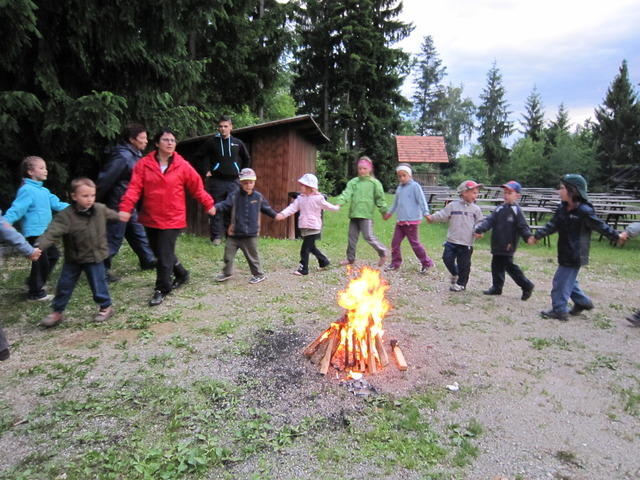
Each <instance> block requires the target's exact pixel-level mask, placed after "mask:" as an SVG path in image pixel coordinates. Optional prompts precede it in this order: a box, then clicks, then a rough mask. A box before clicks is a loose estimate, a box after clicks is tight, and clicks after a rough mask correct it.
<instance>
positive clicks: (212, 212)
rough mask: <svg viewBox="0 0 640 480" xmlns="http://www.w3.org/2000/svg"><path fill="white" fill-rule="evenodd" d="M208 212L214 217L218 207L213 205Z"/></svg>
mask: <svg viewBox="0 0 640 480" xmlns="http://www.w3.org/2000/svg"><path fill="white" fill-rule="evenodd" d="M207 213H208V214H209V215H211V216H212V217H213V216H214V215H215V214H216V207H211V208H210V209H209V210H207Z"/></svg>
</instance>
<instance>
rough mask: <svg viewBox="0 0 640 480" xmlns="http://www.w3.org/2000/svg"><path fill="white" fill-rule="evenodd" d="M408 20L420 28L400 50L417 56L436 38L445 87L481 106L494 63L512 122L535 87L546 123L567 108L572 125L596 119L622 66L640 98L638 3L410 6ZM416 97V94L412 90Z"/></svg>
mask: <svg viewBox="0 0 640 480" xmlns="http://www.w3.org/2000/svg"><path fill="white" fill-rule="evenodd" d="M403 4H404V13H403V14H402V19H403V20H404V21H407V22H411V23H413V25H414V26H415V29H414V31H413V33H412V34H411V36H410V37H409V38H407V39H405V40H403V41H402V42H401V43H399V44H398V46H400V47H402V48H403V50H405V51H407V52H410V53H418V52H419V51H420V45H421V43H422V41H423V39H424V37H425V36H426V35H431V36H432V38H433V41H434V45H435V47H436V49H437V51H438V53H439V55H440V58H441V60H442V62H443V65H444V66H446V67H447V73H448V75H447V77H446V78H445V83H446V84H448V83H449V82H451V83H453V84H454V85H459V84H461V83H462V84H463V85H464V95H465V96H468V97H470V98H471V99H472V100H473V101H474V103H476V104H478V103H479V95H480V93H481V91H482V90H483V88H484V87H485V86H486V82H487V72H488V70H489V68H490V67H491V64H492V63H493V62H494V61H495V62H496V64H497V66H498V68H499V70H500V72H501V73H502V80H503V85H504V87H505V89H506V92H507V101H508V102H509V106H510V108H509V109H510V111H511V112H512V114H511V120H512V121H516V122H519V121H520V119H521V118H522V117H521V113H523V112H524V104H525V101H526V98H527V96H528V95H529V93H530V92H531V90H532V89H533V87H534V85H535V86H536V87H537V89H538V92H539V93H540V95H541V97H542V101H543V104H544V107H545V113H546V117H547V118H548V119H549V118H555V116H556V113H557V111H558V106H559V105H560V103H561V102H564V104H565V107H566V108H567V109H568V110H569V113H570V115H571V120H572V122H578V123H582V122H583V121H584V120H585V119H587V118H589V117H591V118H592V119H593V116H594V115H593V109H594V107H596V106H598V105H600V104H601V103H602V101H603V99H604V96H605V94H606V91H607V88H608V87H609V85H610V84H611V82H612V80H613V79H614V77H615V76H616V74H617V73H618V69H619V67H620V64H621V63H622V60H623V59H626V60H627V64H628V68H629V75H630V79H631V81H632V83H633V84H634V86H635V88H636V92H637V91H638V83H640V1H638V0H606V1H593V0H582V1H579V0H538V1H536V2H532V1H530V0H511V1H508V0H503V1H500V0H493V1H492V0H443V1H440V0H404V2H403ZM405 94H406V95H410V94H411V89H410V88H409V87H406V88H405Z"/></svg>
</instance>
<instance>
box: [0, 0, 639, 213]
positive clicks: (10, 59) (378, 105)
mask: <svg viewBox="0 0 640 480" xmlns="http://www.w3.org/2000/svg"><path fill="white" fill-rule="evenodd" d="M401 12H402V2H401V1H398V0H361V1H352V0H343V1H322V0H309V1H288V2H278V1H275V0H218V1H216V2H209V1H204V0H176V1H172V2H148V1H146V0H139V1H137V2H125V1H123V0H114V1H112V2H107V3H106V4H105V3H104V2H99V1H97V0H55V1H54V0H35V1H33V0H15V1H11V2H0V25H2V26H1V27H0V29H2V37H3V38H4V39H5V42H4V45H5V48H4V49H3V50H2V51H0V72H1V74H0V135H1V137H0V138H1V140H0V141H1V144H2V147H3V148H2V150H1V151H0V167H1V168H0V208H2V209H3V210H5V209H6V208H7V207H8V205H9V204H10V202H11V199H12V198H13V196H14V194H15V190H16V189H17V188H18V186H19V183H20V182H19V172H18V166H19V163H20V161H21V159H22V158H23V157H24V156H26V155H40V156H43V157H44V158H45V159H46V161H47V164H48V167H49V171H50V174H49V180H48V182H47V183H48V186H49V187H50V188H51V190H52V191H54V192H56V193H58V194H63V192H64V187H65V185H66V184H67V183H68V181H69V179H70V178H73V177H76V176H79V175H87V176H89V177H95V176H96V174H97V172H98V170H99V168H100V164H101V162H102V161H103V160H104V159H103V153H102V152H103V151H104V148H105V147H106V146H107V145H110V144H113V143H115V142H117V141H119V138H118V136H119V133H120V131H121V129H122V126H123V125H124V124H125V123H128V122H131V121H136V122H141V123H143V124H145V125H147V127H148V128H149V131H150V132H151V133H153V132H154V131H155V130H156V129H157V128H158V127H160V126H169V127H171V128H172V129H174V130H175V131H176V132H177V134H178V136H179V138H186V137H191V136H196V135H202V134H207V133H211V132H213V131H214V130H215V125H216V120H217V118H218V117H219V116H220V115H221V114H227V115H231V116H232V117H233V119H234V126H235V127H236V128H237V127H242V126H246V125H252V124H255V123H259V122H262V121H269V120H275V119H279V118H285V117H289V116H293V115H296V114H312V115H313V116H314V118H315V119H316V120H317V122H318V124H319V125H320V127H321V129H322V130H323V132H324V133H325V134H326V135H327V136H328V137H329V138H330V140H331V141H330V142H329V144H327V145H326V146H324V147H323V148H322V150H321V152H320V154H319V159H318V173H319V176H320V178H321V187H322V190H323V191H325V192H326V193H328V194H335V193H337V192H338V191H339V190H340V189H341V188H342V187H343V186H344V184H345V182H346V181H347V180H348V179H349V178H350V177H351V176H352V175H353V174H354V160H355V159H356V158H357V157H358V156H360V155H369V156H371V157H372V158H373V159H374V161H375V163H376V167H377V171H376V175H377V176H378V177H379V178H380V179H381V181H382V182H383V184H384V186H385V187H386V188H389V187H391V186H393V184H394V183H395V182H394V173H393V171H394V164H395V162H396V157H395V143H394V136H395V135H443V136H444V137H445V140H446V143H447V149H448V154H449V159H450V163H449V165H447V166H446V167H444V170H443V175H442V177H441V178H442V182H443V183H447V184H449V185H456V184H457V183H458V182H459V181H461V180H463V179H464V178H474V179H475V180H477V181H481V182H486V183H500V182H503V181H506V180H509V179H511V178H517V179H518V180H520V181H521V182H523V183H524V184H525V185H528V186H554V185H555V183H556V182H557V179H558V178H559V176H560V175H562V174H563V173H567V172H569V171H571V172H580V173H582V174H583V175H585V177H587V179H588V180H589V182H590V186H591V187H592V188H595V189H598V188H601V189H603V188H607V187H608V179H609V178H610V176H611V175H612V173H614V171H615V170H616V169H620V168H624V167H628V166H634V165H638V164H639V163H640V104H639V102H638V97H637V93H636V90H635V88H634V86H633V85H632V84H631V83H630V81H629V75H628V66H627V63H626V61H625V59H620V67H619V70H618V71H617V72H611V75H612V82H611V84H610V86H609V89H608V90H607V91H606V92H603V98H604V100H603V102H602V105H600V106H598V107H597V108H596V109H595V118H594V119H593V120H587V121H586V122H585V123H584V124H581V125H571V123H570V120H569V112H568V111H567V110H566V109H565V108H564V106H563V105H562V104H561V105H560V108H559V109H558V111H557V113H556V114H555V117H554V119H553V120H551V121H549V122H547V121H545V111H544V103H543V99H542V98H541V95H540V93H539V92H538V91H537V90H536V88H535V86H534V87H533V88H532V90H531V93H530V94H529V96H528V97H527V98H526V99H523V101H524V102H525V113H524V114H522V115H521V118H518V119H513V118H512V112H511V111H510V105H508V103H507V101H506V99H505V97H506V95H505V93H506V87H505V85H504V84H503V81H502V75H501V72H500V68H499V66H498V65H497V63H496V62H494V63H493V64H491V65H487V76H486V86H485V88H484V89H483V91H482V93H481V94H480V97H479V99H478V100H477V101H476V102H474V101H473V100H472V99H470V98H468V97H467V96H465V93H464V86H463V85H457V86H456V85H454V84H452V83H448V84H447V83H446V77H447V71H446V66H445V65H443V64H442V61H441V59H440V57H439V55H438V51H437V48H436V46H435V44H434V41H433V39H432V37H431V36H429V35H427V36H425V37H424V39H423V42H422V48H421V51H420V53H419V54H418V55H415V56H414V55H411V54H409V53H407V52H405V51H403V50H402V49H400V48H398V47H397V44H398V42H400V41H401V40H402V39H404V38H406V37H407V36H408V35H409V34H410V32H411V31H412V29H413V25H412V24H410V23H406V22H403V21H401V19H400V14H401ZM405 81H410V82H411V84H412V92H413V93H412V95H411V98H406V97H405V96H404V95H403V94H402V92H401V87H402V85H403V84H404V83H405ZM429 168H434V167H430V166H427V165H424V166H420V167H418V169H422V170H429Z"/></svg>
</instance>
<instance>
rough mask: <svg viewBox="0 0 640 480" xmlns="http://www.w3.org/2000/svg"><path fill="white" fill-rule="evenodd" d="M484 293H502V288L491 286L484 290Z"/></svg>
mask: <svg viewBox="0 0 640 480" xmlns="http://www.w3.org/2000/svg"><path fill="white" fill-rule="evenodd" d="M482 293H484V294H485V295H502V290H498V289H497V288H495V287H491V288H490V289H489V290H484V291H483V292H482Z"/></svg>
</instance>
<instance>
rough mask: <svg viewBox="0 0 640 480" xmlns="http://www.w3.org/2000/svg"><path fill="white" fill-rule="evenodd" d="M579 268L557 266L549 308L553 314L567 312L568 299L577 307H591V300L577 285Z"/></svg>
mask: <svg viewBox="0 0 640 480" xmlns="http://www.w3.org/2000/svg"><path fill="white" fill-rule="evenodd" d="M579 272H580V267H577V268H576V267H563V266H562V265H558V269H557V270H556V274H555V275H554V276H553V284H552V287H551V307H552V308H553V311H554V312H558V313H567V312H569V306H568V305H567V304H568V302H569V298H571V300H573V303H575V304H576V305H579V306H583V307H588V306H590V305H593V303H592V302H591V299H590V298H589V297H587V295H586V294H585V293H584V292H583V291H582V289H581V288H580V284H579V283H578V273H579Z"/></svg>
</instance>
